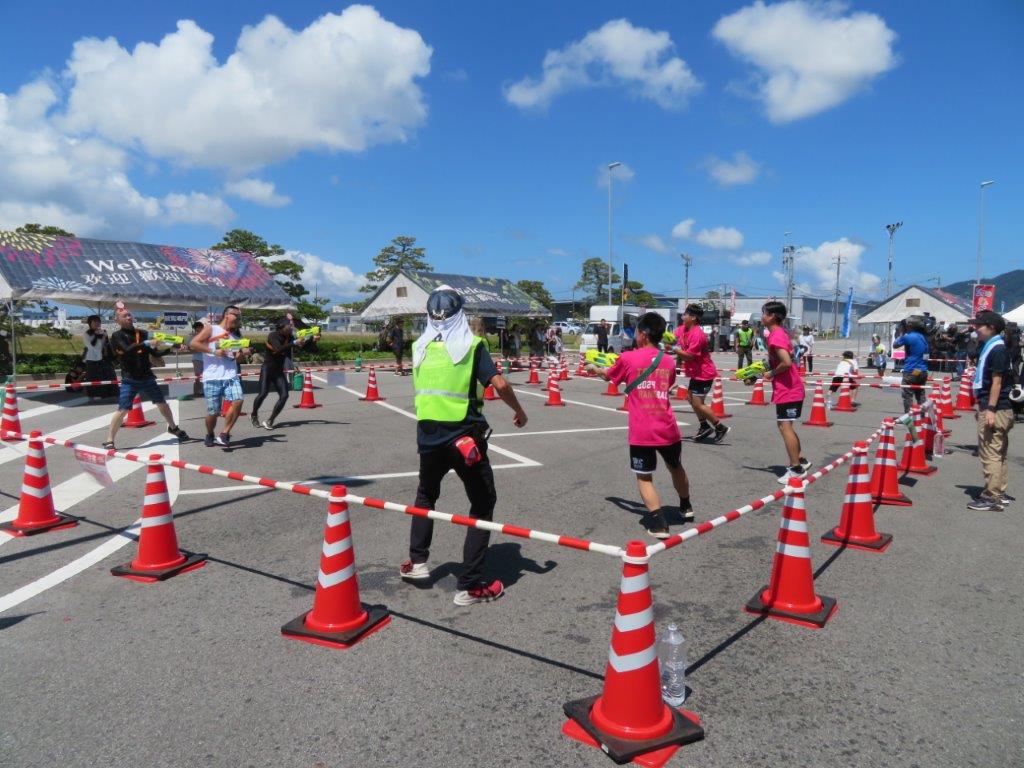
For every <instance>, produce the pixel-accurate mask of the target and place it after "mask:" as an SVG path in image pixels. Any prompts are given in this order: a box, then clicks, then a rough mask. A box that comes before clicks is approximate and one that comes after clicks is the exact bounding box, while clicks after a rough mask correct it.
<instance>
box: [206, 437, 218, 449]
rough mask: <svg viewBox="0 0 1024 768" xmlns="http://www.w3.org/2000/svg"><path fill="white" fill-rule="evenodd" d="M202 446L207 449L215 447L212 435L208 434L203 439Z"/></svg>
mask: <svg viewBox="0 0 1024 768" xmlns="http://www.w3.org/2000/svg"><path fill="white" fill-rule="evenodd" d="M203 445H205V446H206V447H207V448H213V446H214V445H216V443H214V442H213V435H212V434H208V435H207V436H206V437H204V438H203Z"/></svg>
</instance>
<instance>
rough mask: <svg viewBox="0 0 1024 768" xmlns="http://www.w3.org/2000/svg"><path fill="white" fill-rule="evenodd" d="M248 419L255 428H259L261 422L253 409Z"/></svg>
mask: <svg viewBox="0 0 1024 768" xmlns="http://www.w3.org/2000/svg"><path fill="white" fill-rule="evenodd" d="M249 421H251V422H252V425H253V426H254V427H255V428H256V429H259V428H260V427H261V426H262V424H260V418H259V416H257V415H256V412H255V411H253V412H252V414H250V416H249Z"/></svg>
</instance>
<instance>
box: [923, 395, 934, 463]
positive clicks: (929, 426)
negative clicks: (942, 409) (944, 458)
mask: <svg viewBox="0 0 1024 768" xmlns="http://www.w3.org/2000/svg"><path fill="white" fill-rule="evenodd" d="M934 405H935V404H934V403H932V401H931V400H926V401H925V404H924V406H923V407H922V408H921V425H922V426H921V430H922V435H921V438H922V442H924V457H925V459H930V458H932V456H934V455H935V419H934V417H933V415H932V408H933V407H934Z"/></svg>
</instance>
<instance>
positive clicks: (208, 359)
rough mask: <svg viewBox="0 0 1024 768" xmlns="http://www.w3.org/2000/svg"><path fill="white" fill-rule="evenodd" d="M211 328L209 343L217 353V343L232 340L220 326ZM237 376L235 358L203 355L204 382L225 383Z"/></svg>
mask: <svg viewBox="0 0 1024 768" xmlns="http://www.w3.org/2000/svg"><path fill="white" fill-rule="evenodd" d="M211 328H212V329H213V331H212V333H211V334H210V338H209V339H208V340H207V343H208V344H209V345H210V347H211V348H213V350H214V351H216V348H217V342H218V341H219V340H221V339H229V338H231V334H230V333H228V332H227V331H225V330H224V329H223V328H222V327H221V326H219V325H213V326H211ZM237 375H238V365H237V364H236V363H235V358H234V357H233V356H228V355H227V353H225V356H224V357H217V356H216V355H208V354H206V353H205V352H204V353H203V381H223V380H225V379H233V378H235V377H236V376H237Z"/></svg>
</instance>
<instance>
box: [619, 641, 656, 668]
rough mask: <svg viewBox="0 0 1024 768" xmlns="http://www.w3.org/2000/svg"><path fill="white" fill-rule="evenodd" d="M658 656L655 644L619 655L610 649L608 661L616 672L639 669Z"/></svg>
mask: <svg viewBox="0 0 1024 768" xmlns="http://www.w3.org/2000/svg"><path fill="white" fill-rule="evenodd" d="M657 658H658V654H657V653H656V652H655V650H654V646H653V645H652V646H651V647H650V648H645V649H644V650H642V651H637V652H636V653H627V654H625V655H623V656H619V655H618V654H617V653H616V652H615V651H613V650H609V651H608V663H609V664H610V665H611V667H612V669H614V670H615V671H616V672H634V671H636V670H638V669H643V668H644V667H646V666H647V665H648V664H651V663H652V662H654V661H655V660H656V659H657Z"/></svg>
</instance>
